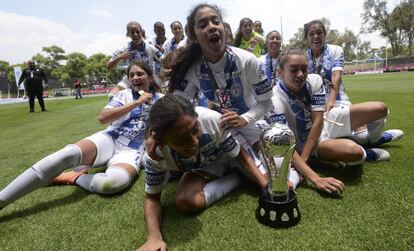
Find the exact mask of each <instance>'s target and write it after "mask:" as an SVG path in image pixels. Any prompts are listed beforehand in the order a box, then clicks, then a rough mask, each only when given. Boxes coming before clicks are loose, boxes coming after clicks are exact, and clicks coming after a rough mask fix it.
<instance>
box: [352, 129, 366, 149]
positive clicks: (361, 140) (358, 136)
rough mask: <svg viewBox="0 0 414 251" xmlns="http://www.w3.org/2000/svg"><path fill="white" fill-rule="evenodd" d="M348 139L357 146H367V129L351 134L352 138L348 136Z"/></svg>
mask: <svg viewBox="0 0 414 251" xmlns="http://www.w3.org/2000/svg"><path fill="white" fill-rule="evenodd" d="M349 138H350V139H351V140H353V141H355V142H356V143H358V144H359V145H367V144H368V143H369V140H368V130H367V129H364V130H361V131H358V132H353V133H352V136H350V137H349Z"/></svg>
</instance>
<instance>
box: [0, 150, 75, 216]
mask: <svg viewBox="0 0 414 251" xmlns="http://www.w3.org/2000/svg"><path fill="white" fill-rule="evenodd" d="M81 159H82V152H81V150H80V148H79V147H78V146H77V145H67V146H66V147H64V148H63V149H61V150H59V151H57V152H55V153H52V154H50V155H48V156H46V157H45V158H43V159H41V160H40V161H38V162H37V163H36V164H34V165H33V166H32V167H31V168H29V169H27V170H26V171H25V172H23V173H22V174H20V175H19V176H18V177H17V178H15V179H14V180H13V181H12V182H11V183H10V184H9V185H7V186H6V187H5V188H4V189H3V190H1V192H0V208H1V207H5V206H7V205H8V204H10V203H12V202H13V201H15V200H17V199H19V198H20V197H22V196H24V195H26V194H28V193H30V192H32V191H34V190H36V189H38V188H39V187H41V186H44V185H46V184H47V183H48V182H49V181H50V180H51V179H53V178H54V177H56V176H57V175H59V174H60V173H61V172H63V170H65V169H67V168H70V167H72V168H73V167H75V166H77V165H79V163H80V162H81Z"/></svg>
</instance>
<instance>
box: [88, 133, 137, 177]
mask: <svg viewBox="0 0 414 251" xmlns="http://www.w3.org/2000/svg"><path fill="white" fill-rule="evenodd" d="M85 139H87V140H90V141H92V142H93V143H94V144H95V146H96V158H95V162H94V163H93V165H92V167H98V166H102V165H105V164H106V166H107V167H111V166H113V165H116V164H117V163H125V164H129V165H131V166H133V167H134V168H135V170H137V172H139V169H140V163H141V158H142V155H143V153H144V147H143V146H141V147H140V149H132V148H130V147H128V146H125V145H122V144H121V143H119V142H118V141H116V140H113V139H112V137H111V136H109V135H108V134H106V133H105V131H100V132H97V133H95V134H93V135H91V136H89V137H86V138H85Z"/></svg>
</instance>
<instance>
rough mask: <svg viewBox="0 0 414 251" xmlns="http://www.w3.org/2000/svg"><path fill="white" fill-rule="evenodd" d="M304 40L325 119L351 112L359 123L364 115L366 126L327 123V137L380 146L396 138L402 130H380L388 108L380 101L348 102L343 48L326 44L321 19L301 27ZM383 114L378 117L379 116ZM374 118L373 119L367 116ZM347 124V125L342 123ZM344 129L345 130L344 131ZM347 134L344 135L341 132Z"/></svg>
mask: <svg viewBox="0 0 414 251" xmlns="http://www.w3.org/2000/svg"><path fill="white" fill-rule="evenodd" d="M303 30H304V34H305V37H304V38H305V40H306V41H307V42H308V44H309V49H308V50H307V51H306V56H307V60H308V72H309V73H315V74H318V75H320V76H321V78H322V80H323V83H324V85H325V88H326V118H327V120H330V121H332V120H333V121H336V120H338V119H343V115H342V114H344V113H345V114H350V116H351V121H353V120H356V121H357V123H359V122H360V121H361V120H363V119H364V118H361V117H360V116H362V117H365V116H366V117H367V120H368V121H369V124H368V125H361V126H360V127H359V128H354V127H353V128H352V131H351V132H350V133H348V128H345V127H343V128H339V127H338V126H337V125H335V124H334V123H326V124H325V125H324V126H325V127H328V128H327V129H326V130H325V131H328V132H331V133H332V135H328V137H330V138H338V137H348V138H350V139H352V140H354V141H356V142H357V143H359V144H361V145H364V146H370V147H373V146H379V145H381V144H383V143H387V142H390V141H394V140H398V139H400V138H401V137H402V136H403V135H404V132H403V131H401V130H399V129H391V130H387V131H385V132H383V133H381V132H382V129H383V127H384V124H385V119H386V117H387V115H388V109H387V107H386V105H385V104H384V103H382V102H377V101H374V102H364V103H358V104H351V102H350V100H349V97H348V95H347V94H346V93H345V87H344V84H343V82H342V70H343V66H344V51H343V49H342V48H341V47H339V46H337V45H332V44H327V43H326V41H325V37H326V29H325V26H324V24H323V22H322V21H320V20H313V21H311V22H309V23H307V24H305V26H304V29H303ZM380 114H381V115H382V116H378V115H380ZM373 117H375V118H377V119H376V120H375V121H373V120H371V119H370V118H373ZM345 126H346V124H345ZM343 129H345V130H343ZM344 133H346V134H344Z"/></svg>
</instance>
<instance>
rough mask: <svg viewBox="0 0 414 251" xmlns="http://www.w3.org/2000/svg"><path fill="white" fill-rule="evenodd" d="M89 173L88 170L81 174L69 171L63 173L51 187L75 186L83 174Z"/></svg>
mask: <svg viewBox="0 0 414 251" xmlns="http://www.w3.org/2000/svg"><path fill="white" fill-rule="evenodd" d="M86 173H88V170H86V169H85V170H82V171H80V172H75V171H69V172H63V173H61V174H59V175H58V176H57V177H55V178H54V179H53V180H52V181H51V182H50V183H49V184H50V185H75V182H76V179H77V178H78V177H79V176H81V175H82V174H86Z"/></svg>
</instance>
